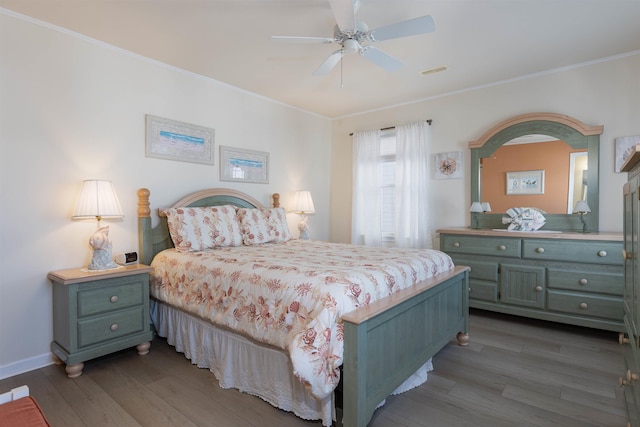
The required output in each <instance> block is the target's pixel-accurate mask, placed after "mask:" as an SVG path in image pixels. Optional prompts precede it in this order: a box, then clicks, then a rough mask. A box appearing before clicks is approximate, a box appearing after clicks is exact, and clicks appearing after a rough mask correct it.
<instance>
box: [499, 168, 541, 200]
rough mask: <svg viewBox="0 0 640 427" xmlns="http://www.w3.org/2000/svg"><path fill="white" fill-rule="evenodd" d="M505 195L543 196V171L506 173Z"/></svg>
mask: <svg viewBox="0 0 640 427" xmlns="http://www.w3.org/2000/svg"><path fill="white" fill-rule="evenodd" d="M506 175H507V179H506V186H507V195H516V194H544V170H535V171H519V172H506Z"/></svg>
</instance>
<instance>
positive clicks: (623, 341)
mask: <svg viewBox="0 0 640 427" xmlns="http://www.w3.org/2000/svg"><path fill="white" fill-rule="evenodd" d="M618 342H619V343H620V344H629V338H627V337H625V336H624V333H622V332H620V333H619V334H618Z"/></svg>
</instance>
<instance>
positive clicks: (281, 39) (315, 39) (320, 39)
mask: <svg viewBox="0 0 640 427" xmlns="http://www.w3.org/2000/svg"><path fill="white" fill-rule="evenodd" d="M271 40H272V41H274V42H282V43H325V44H326V43H333V42H335V41H336V40H335V39H334V38H331V37H297V36H271Z"/></svg>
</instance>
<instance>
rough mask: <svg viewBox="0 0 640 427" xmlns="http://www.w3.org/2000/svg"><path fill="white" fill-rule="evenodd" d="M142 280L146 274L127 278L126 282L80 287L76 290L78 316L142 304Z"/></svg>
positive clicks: (145, 278) (145, 277)
mask: <svg viewBox="0 0 640 427" xmlns="http://www.w3.org/2000/svg"><path fill="white" fill-rule="evenodd" d="M143 279H144V280H148V279H147V275H146V274H145V275H141V276H133V277H130V278H127V280H126V283H122V280H119V281H118V285H107V286H103V285H102V284H101V286H100V287H86V288H85V287H81V288H80V289H79V290H78V317H86V316H90V315H94V314H99V313H107V312H110V311H113V310H120V309H123V308H127V307H135V306H139V305H142V302H143V301H144V295H143V292H144V283H143Z"/></svg>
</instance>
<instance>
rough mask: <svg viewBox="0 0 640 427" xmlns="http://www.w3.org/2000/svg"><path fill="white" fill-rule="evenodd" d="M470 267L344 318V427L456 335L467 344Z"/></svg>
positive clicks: (357, 424)
mask: <svg viewBox="0 0 640 427" xmlns="http://www.w3.org/2000/svg"><path fill="white" fill-rule="evenodd" d="M468 290H469V268H468V267H463V266H458V267H456V268H455V270H454V272H453V274H451V273H449V274H440V275H438V276H436V277H434V278H433V279H429V280H427V281H425V282H422V283H420V284H418V285H416V286H414V287H412V288H409V289H405V290H404V291H401V292H400V293H397V294H393V295H391V296H389V297H387V298H384V299H382V300H379V301H376V302H375V303H373V304H371V305H370V306H369V307H366V308H364V309H359V310H357V311H355V312H353V313H349V314H347V315H344V316H343V317H342V319H343V320H344V363H343V375H344V407H343V421H342V423H343V426H344V427H365V426H366V425H367V423H368V422H369V420H370V419H371V416H372V415H373V412H374V411H375V408H376V407H377V406H378V405H379V404H380V402H382V400H384V399H385V398H386V397H387V396H389V395H390V394H391V393H392V392H393V391H394V390H395V389H396V388H398V386H400V385H401V384H402V383H403V382H404V380H405V379H407V378H408V377H409V376H411V375H412V374H413V373H414V372H415V371H416V370H417V369H418V368H419V367H420V366H422V365H423V364H424V363H425V362H426V361H427V360H428V359H429V358H430V357H432V356H434V355H435V354H436V353H437V352H438V351H440V350H441V349H442V348H443V347H444V346H445V345H446V344H447V343H448V342H449V341H450V340H451V339H452V338H453V337H456V336H457V337H458V342H459V344H461V345H466V343H467V340H468V330H469V291H468Z"/></svg>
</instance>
